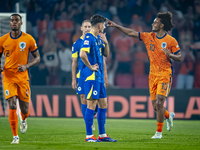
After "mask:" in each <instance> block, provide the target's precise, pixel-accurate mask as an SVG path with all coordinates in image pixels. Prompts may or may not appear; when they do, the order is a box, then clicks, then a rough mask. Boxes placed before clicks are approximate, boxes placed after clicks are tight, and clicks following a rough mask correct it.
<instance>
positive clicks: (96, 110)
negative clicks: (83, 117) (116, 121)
mask: <svg viewBox="0 0 200 150" xmlns="http://www.w3.org/2000/svg"><path fill="white" fill-rule="evenodd" d="M97 112H98V105H97V106H96V108H95V110H94V116H95V115H96V114H97Z"/></svg>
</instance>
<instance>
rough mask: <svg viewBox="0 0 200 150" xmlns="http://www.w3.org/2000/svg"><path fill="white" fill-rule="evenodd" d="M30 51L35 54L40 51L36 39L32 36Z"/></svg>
mask: <svg viewBox="0 0 200 150" xmlns="http://www.w3.org/2000/svg"><path fill="white" fill-rule="evenodd" d="M29 50H30V51H31V52H35V51H37V50H38V47H37V44H36V41H35V39H34V38H33V37H32V36H30V48H29Z"/></svg>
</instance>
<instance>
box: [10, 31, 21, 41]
mask: <svg viewBox="0 0 200 150" xmlns="http://www.w3.org/2000/svg"><path fill="white" fill-rule="evenodd" d="M21 35H22V31H21V33H20V35H19V36H18V37H16V38H14V37H12V35H11V32H10V37H11V38H12V39H18V38H19V37H20V36H21Z"/></svg>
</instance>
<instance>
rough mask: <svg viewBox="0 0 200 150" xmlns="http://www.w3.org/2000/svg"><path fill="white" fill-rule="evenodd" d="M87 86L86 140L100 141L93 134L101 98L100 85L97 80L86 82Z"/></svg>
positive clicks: (85, 85)
mask: <svg viewBox="0 0 200 150" xmlns="http://www.w3.org/2000/svg"><path fill="white" fill-rule="evenodd" d="M84 87H85V99H87V109H86V112H85V124H86V139H85V141H86V142H100V141H99V140H97V139H96V137H95V136H94V135H93V131H92V125H93V119H94V111H95V108H96V105H97V99H98V98H99V95H98V93H99V85H98V84H97V82H96V81H87V82H85V84H84Z"/></svg>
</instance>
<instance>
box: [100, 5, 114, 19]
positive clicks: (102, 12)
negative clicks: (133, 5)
mask: <svg viewBox="0 0 200 150" xmlns="http://www.w3.org/2000/svg"><path fill="white" fill-rule="evenodd" d="M97 14H99V15H101V16H103V17H105V18H108V19H111V17H112V16H111V13H110V12H109V11H108V5H107V3H103V4H102V5H101V7H100V10H99V11H98V12H97Z"/></svg>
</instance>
